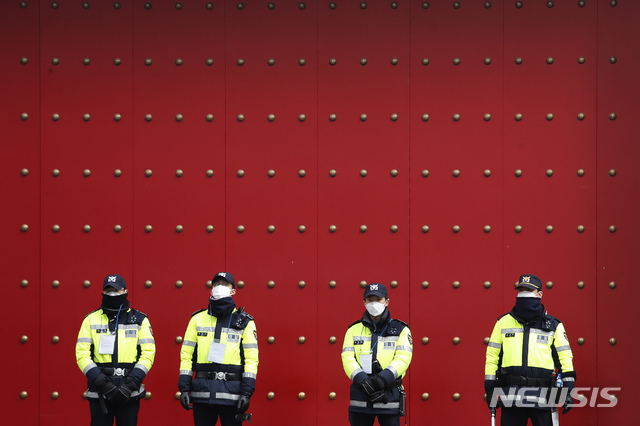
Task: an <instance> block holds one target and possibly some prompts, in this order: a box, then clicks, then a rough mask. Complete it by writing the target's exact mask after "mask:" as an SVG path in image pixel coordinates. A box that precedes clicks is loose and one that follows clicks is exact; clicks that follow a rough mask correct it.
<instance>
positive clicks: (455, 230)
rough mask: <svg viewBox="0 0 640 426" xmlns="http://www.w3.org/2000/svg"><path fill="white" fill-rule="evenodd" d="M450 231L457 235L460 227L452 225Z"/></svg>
mask: <svg viewBox="0 0 640 426" xmlns="http://www.w3.org/2000/svg"><path fill="white" fill-rule="evenodd" d="M452 231H453V232H454V233H456V234H457V233H458V232H460V226H459V225H454V226H453V228H452Z"/></svg>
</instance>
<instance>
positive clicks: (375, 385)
mask: <svg viewBox="0 0 640 426" xmlns="http://www.w3.org/2000/svg"><path fill="white" fill-rule="evenodd" d="M386 385H387V384H386V382H385V381H384V379H383V378H382V377H379V376H378V375H377V374H374V375H372V376H369V377H367V378H366V379H364V380H363V381H362V382H361V383H360V386H362V388H363V389H364V391H365V392H366V393H367V395H371V394H373V393H375V392H377V391H381V390H384V388H385V387H386Z"/></svg>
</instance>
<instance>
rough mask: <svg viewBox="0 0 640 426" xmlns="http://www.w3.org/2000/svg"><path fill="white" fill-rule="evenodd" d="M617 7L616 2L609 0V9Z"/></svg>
mask: <svg viewBox="0 0 640 426" xmlns="http://www.w3.org/2000/svg"><path fill="white" fill-rule="evenodd" d="M617 5H618V2H617V1H616V0H611V1H610V2H609V6H611V7H616V6H617Z"/></svg>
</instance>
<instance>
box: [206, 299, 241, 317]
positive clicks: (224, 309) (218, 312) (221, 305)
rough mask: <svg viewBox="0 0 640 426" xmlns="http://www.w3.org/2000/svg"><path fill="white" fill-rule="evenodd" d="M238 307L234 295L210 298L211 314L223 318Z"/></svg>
mask: <svg viewBox="0 0 640 426" xmlns="http://www.w3.org/2000/svg"><path fill="white" fill-rule="evenodd" d="M235 307H236V303H235V302H234V301H233V297H223V298H221V299H215V300H214V299H213V298H211V297H210V298H209V315H213V316H214V317H216V318H223V317H225V316H226V315H227V314H229V313H230V312H231V311H233V308H235Z"/></svg>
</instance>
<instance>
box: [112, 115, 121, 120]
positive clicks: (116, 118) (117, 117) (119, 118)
mask: <svg viewBox="0 0 640 426" xmlns="http://www.w3.org/2000/svg"><path fill="white" fill-rule="evenodd" d="M113 120H114V121H120V120H122V115H121V114H114V115H113Z"/></svg>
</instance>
